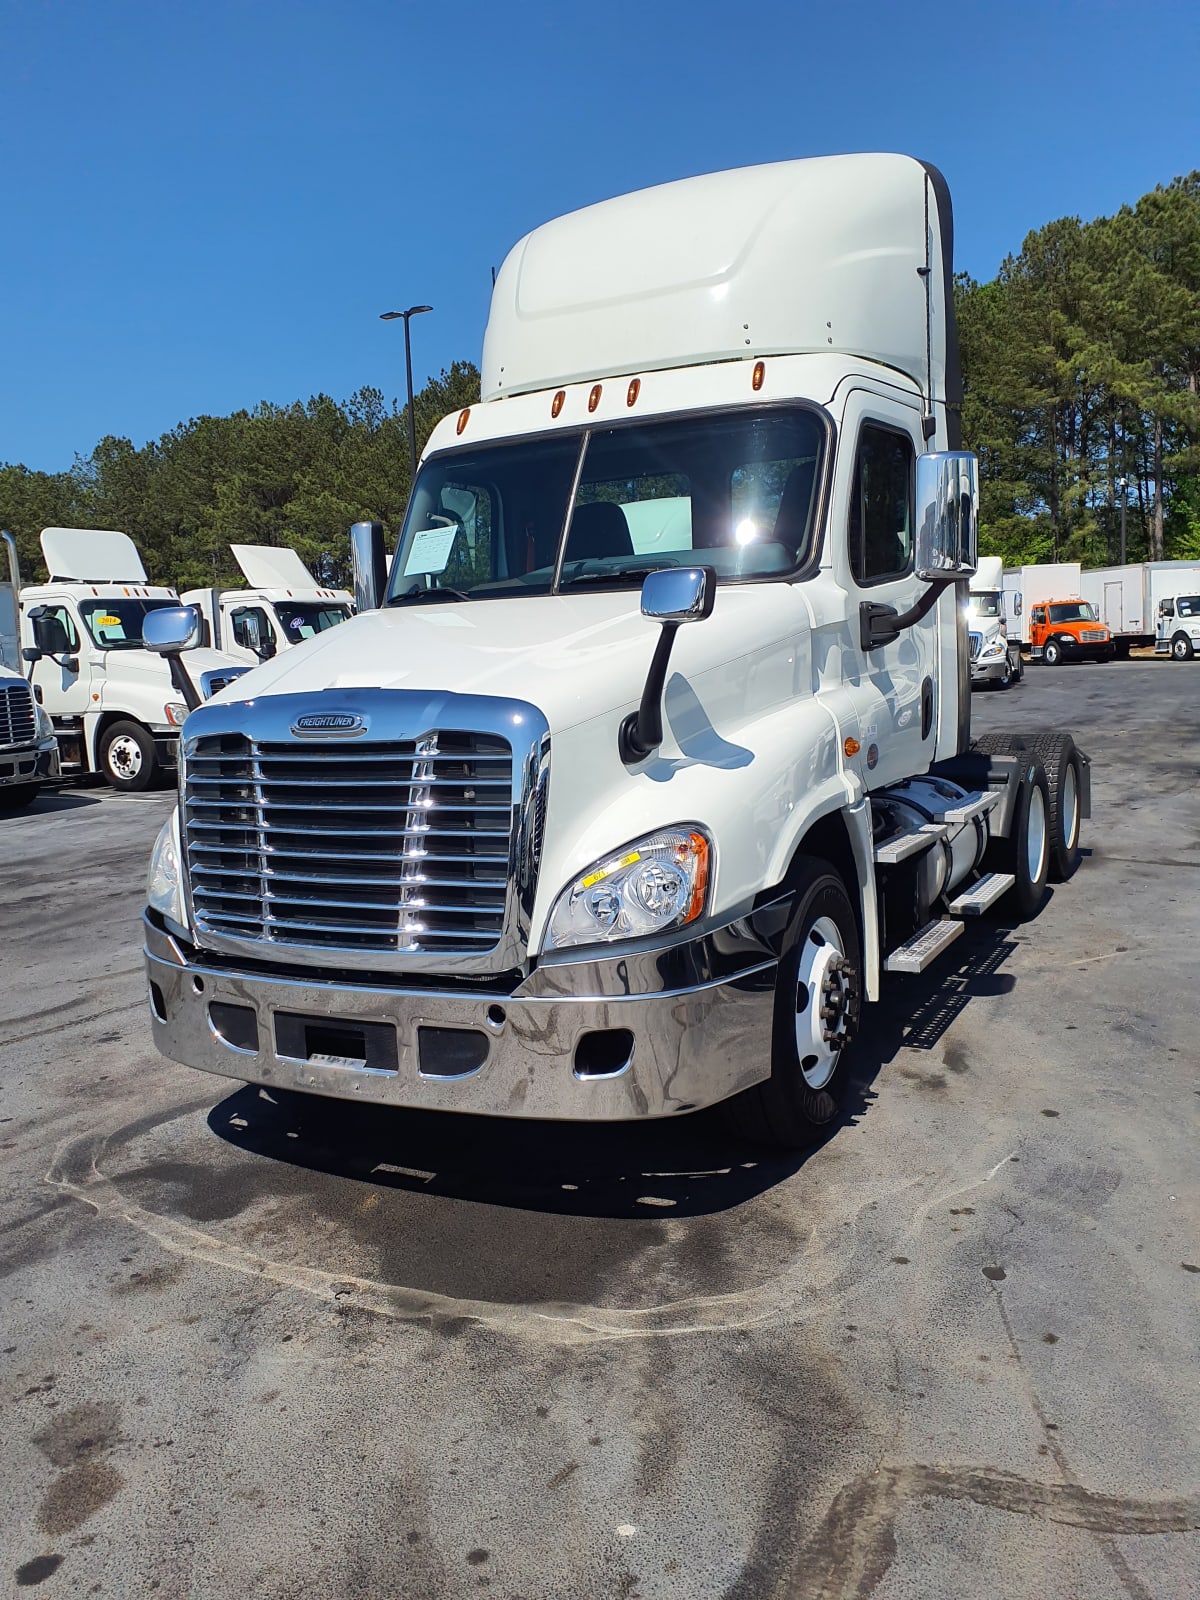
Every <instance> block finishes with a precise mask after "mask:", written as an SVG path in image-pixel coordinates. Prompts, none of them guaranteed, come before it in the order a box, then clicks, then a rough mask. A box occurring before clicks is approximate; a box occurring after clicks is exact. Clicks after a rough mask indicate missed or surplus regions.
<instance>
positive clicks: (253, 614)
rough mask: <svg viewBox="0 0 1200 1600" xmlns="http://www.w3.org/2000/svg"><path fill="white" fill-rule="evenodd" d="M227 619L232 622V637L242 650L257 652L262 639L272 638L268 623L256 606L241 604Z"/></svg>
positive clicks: (260, 646)
mask: <svg viewBox="0 0 1200 1600" xmlns="http://www.w3.org/2000/svg"><path fill="white" fill-rule="evenodd" d="M229 620H230V622H231V623H232V624H233V637H234V639H235V640H236V641H237V643H238V644H240V645H241V647H242V649H243V650H253V651H254V652H255V653H257V652H258V651H259V650H260V649H261V648H262V645H263V641H264V640H265V639H271V638H272V634H271V627H270V624H269V623H268V621H267V619H266V617H265V616H264V615H263V613H262V612H261V611H260V610H259V609H258V608H257V606H243V607H242V609H241V610H240V611H235V612H234V613H233V615H232V617H230V619H229Z"/></svg>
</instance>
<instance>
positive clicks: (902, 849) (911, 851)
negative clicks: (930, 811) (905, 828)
mask: <svg viewBox="0 0 1200 1600" xmlns="http://www.w3.org/2000/svg"><path fill="white" fill-rule="evenodd" d="M949 832H950V829H949V827H948V826H947V825H946V823H944V822H926V823H924V824H923V825H922V826H921V827H919V828H913V829H912V830H911V831H910V832H909V833H897V834H894V835H893V836H892V838H890V839H885V840H884V841H883V843H882V844H877V845H876V846H875V860H876V862H877V863H878V865H879V866H881V867H894V866H895V865H896V864H897V862H900V861H907V860H908V858H909V856H915V855H918V854H919V853H920V852H921V851H922V850H928V849H929V847H930V845H931V844H936V843H937V841H938V840H939V839H944V838H945V837H946V835H947V834H948V833H949Z"/></svg>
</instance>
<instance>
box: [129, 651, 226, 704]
mask: <svg viewBox="0 0 1200 1600" xmlns="http://www.w3.org/2000/svg"><path fill="white" fill-rule="evenodd" d="M103 659H104V679H103V681H104V683H105V684H106V685H107V686H109V687H110V688H112V689H116V688H117V687H118V685H120V684H130V685H131V686H134V685H136V686H137V687H138V688H145V689H147V690H149V689H151V688H155V687H159V686H161V688H162V691H163V695H164V699H166V700H178V699H179V691H178V690H177V689H176V688H175V686H174V684H173V683H172V682H171V668H170V667H169V665H168V664H167V661H166V659H165V658H164V657H163V656H160V655H156V654H155V653H154V651H153V650H109V651H106V652H105V655H104V658H103ZM182 659H183V664H184V666H185V667H186V668H187V670H188V672H189V674H190V675H191V677H192V678H193V679H194V680H195V683H196V687H197V688H199V686H200V674H201V673H202V672H213V671H217V670H219V669H221V668H224V667H238V668H241V667H244V666H245V665H246V663H245V662H244V661H235V660H234V659H233V657H232V656H227V655H222V653H221V652H220V651H219V650H189V651H188V652H187V654H186V655H185V656H184V657H183V658H182Z"/></svg>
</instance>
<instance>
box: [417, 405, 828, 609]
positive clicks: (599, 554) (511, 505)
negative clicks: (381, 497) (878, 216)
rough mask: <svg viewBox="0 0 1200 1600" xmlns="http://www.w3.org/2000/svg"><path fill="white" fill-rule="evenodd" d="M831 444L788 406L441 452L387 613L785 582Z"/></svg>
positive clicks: (811, 420) (815, 421) (420, 487)
mask: <svg viewBox="0 0 1200 1600" xmlns="http://www.w3.org/2000/svg"><path fill="white" fill-rule="evenodd" d="M824 442H825V427H824V423H823V421H822V419H821V416H820V415H819V414H818V413H817V412H815V411H813V410H810V409H808V408H801V407H798V406H797V407H790V408H787V409H779V410H775V409H772V410H765V409H755V410H749V409H747V410H745V411H738V412H735V413H721V414H713V415H708V416H702V417H692V418H689V419H687V420H686V421H680V420H679V419H677V418H672V419H669V420H663V421H661V422H648V423H641V424H635V425H630V424H625V425H623V426H620V427H606V428H596V429H594V430H587V431H585V432H582V433H571V434H560V435H557V436H555V437H552V438H545V437H543V438H538V439H522V440H519V441H511V440H510V441H507V442H505V443H503V444H498V445H491V446H486V447H483V448H481V449H478V450H461V451H449V452H447V453H446V454H444V455H440V456H434V457H433V458H432V459H431V460H430V461H428V462H426V464H425V465H424V466H423V467H422V468H421V472H420V475H419V477H418V478H417V483H416V488H415V490H414V493H413V497H412V502H411V504H410V506H409V511H408V516H407V518H406V520H405V524H404V529H403V531H402V533H401V535H400V542H399V547H398V550H397V555H396V559H395V562H394V563H393V567H392V577H391V583H390V586H389V594H388V603H389V604H392V605H395V604H402V603H404V602H412V601H415V600H417V599H419V598H425V597H432V596H438V595H441V596H444V597H445V598H446V599H455V598H468V597H476V596H478V597H480V598H484V597H487V598H493V597H497V596H501V595H511V594H548V593H550V592H551V591H552V590H557V589H568V588H571V587H575V586H583V585H604V584H609V585H615V586H621V587H633V586H635V585H637V584H640V582H641V579H642V578H643V577H644V576H645V574H646V573H647V572H651V571H654V570H656V569H657V568H660V567H672V566H690V565H693V564H697V563H702V564H703V565H705V566H711V567H714V568H715V569H716V571H717V574H718V576H719V577H721V578H756V577H768V576H772V575H774V574H783V573H788V572H792V571H794V570H795V568H796V567H797V566H799V565H800V564H801V562H803V561H804V560H805V559H806V557H807V556H808V555H809V553H810V551H811V548H812V541H813V533H814V528H813V522H814V509H815V506H816V503H817V499H818V486H819V482H820V466H821V458H822V455H821V453H822V450H823V448H824ZM573 485H575V494H574V498H573V499H572V486H573ZM564 529H565V530H566V539H565V546H564ZM560 568H561V571H560V570H559V569H560Z"/></svg>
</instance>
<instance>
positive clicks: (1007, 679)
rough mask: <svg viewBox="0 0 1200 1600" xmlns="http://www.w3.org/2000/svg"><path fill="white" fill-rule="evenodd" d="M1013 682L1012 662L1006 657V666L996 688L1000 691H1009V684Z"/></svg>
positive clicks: (997, 680)
mask: <svg viewBox="0 0 1200 1600" xmlns="http://www.w3.org/2000/svg"><path fill="white" fill-rule="evenodd" d="M1012 681H1013V671H1012V662H1011V661H1010V660H1009V659H1008V657H1007V656H1005V658H1004V666H1003V668H1002V669H1001V672H1000V676H999V677H998V678H997V679H996V687H997V688H998V689H1007V688H1008V686H1009V684H1010V683H1011V682H1012Z"/></svg>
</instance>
